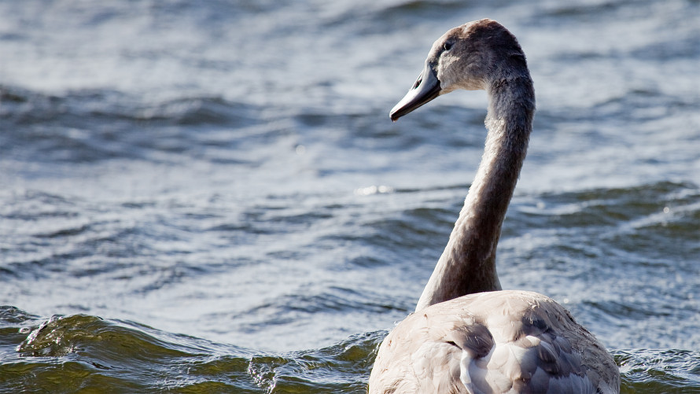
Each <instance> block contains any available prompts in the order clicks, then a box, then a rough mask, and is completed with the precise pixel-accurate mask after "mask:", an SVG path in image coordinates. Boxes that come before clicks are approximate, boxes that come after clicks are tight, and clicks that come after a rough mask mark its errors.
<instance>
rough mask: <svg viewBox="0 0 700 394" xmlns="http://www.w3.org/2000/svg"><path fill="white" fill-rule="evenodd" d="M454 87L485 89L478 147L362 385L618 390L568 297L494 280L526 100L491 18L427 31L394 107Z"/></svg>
mask: <svg viewBox="0 0 700 394" xmlns="http://www.w3.org/2000/svg"><path fill="white" fill-rule="evenodd" d="M456 89H466V90H477V89H484V90H486V92H487V93H488V97H489V108H488V115H487V117H486V122H485V123H486V127H487V128H488V136H487V137H486V147H485V150H484V155H483V157H482V160H481V164H480V165H479V169H478V171H477V174H476V178H475V179H474V182H473V183H472V186H471V187H470V189H469V194H468V195H467V198H466V200H465V202H464V207H463V208H462V211H461V212H460V214H459V219H457V222H456V223H455V227H454V229H453V230H452V234H451V235H450V240H449V242H448V243H447V247H446V248H445V251H444V252H443V254H442V256H441V257H440V260H439V261H438V263H437V265H436V267H435V270H434V271H433V274H432V276H431V277H430V280H429V281H428V284H427V285H426V287H425V289H424V290H423V294H422V295H421V297H420V300H419V301H418V305H417V306H416V312H415V313H413V314H411V315H410V316H408V317H407V318H406V319H405V320H404V321H402V322H401V323H399V325H398V326H396V328H394V330H393V331H392V332H391V333H390V334H389V335H388V336H387V337H386V338H385V339H384V342H383V343H382V344H381V346H380V348H379V353H378V356H377V359H376V361H375V363H374V368H373V369H372V373H371V376H370V379H369V392H370V393H371V394H374V393H396V394H398V393H473V394H476V393H600V394H603V393H617V392H619V390H620V375H619V371H618V368H617V366H616V365H615V362H614V361H613V358H612V357H611V356H610V354H608V352H607V351H606V350H605V348H604V347H603V345H602V344H600V342H598V341H597V340H596V339H595V337H594V336H593V335H592V334H591V333H590V332H588V331H587V330H586V329H585V328H583V327H582V326H580V325H579V324H577V323H576V322H575V321H574V319H573V318H572V317H571V315H570V314H569V312H567V310H566V309H564V308H563V307H562V306H560V305H559V304H557V303H556V302H555V301H553V300H552V299H550V298H548V297H546V296H544V295H541V294H537V293H533V292H528V291H507V290H501V285H500V283H499V282H498V276H497V274H496V266H495V257H496V244H497V243H498V238H499V236H500V231H501V224H502V222H503V218H504V216H505V214H506V209H507V208H508V203H509V202H510V199H511V196H512V195H513V190H514V189H515V184H516V182H517V179H518V174H519V173H520V168H521V167H522V164H523V159H525V153H526V151H527V144H528V139H529V135H530V131H531V130H532V116H533V113H534V110H535V93H534V89H533V86H532V79H531V78H530V72H529V71H528V68H527V63H526V61H525V55H524V53H523V51H522V49H521V48H520V45H519V44H518V41H517V40H516V38H515V37H514V36H513V35H512V34H511V33H510V32H509V31H508V30H506V28H504V27H503V26H502V25H500V24H499V23H498V22H495V21H492V20H489V19H483V20H479V21H475V22H470V23H467V24H465V25H462V26H459V27H456V28H454V29H452V30H450V31H448V32H447V33H445V35H443V36H442V37H440V38H439V39H438V40H437V41H435V43H434V44H433V47H432V49H431V50H430V53H429V55H428V59H427V60H426V62H425V67H424V69H423V72H422V73H421V75H420V76H419V77H418V80H417V81H416V83H415V84H414V85H413V87H412V88H411V90H410V91H409V92H408V94H406V96H405V97H404V98H403V99H402V100H401V101H400V102H399V103H398V104H397V105H396V106H395V107H394V108H393V109H392V110H391V114H390V116H391V119H392V120H394V121H395V120H397V119H399V118H400V117H402V116H404V115H406V114H408V113H410V112H411V111H413V110H415V109H416V108H418V107H420V106H421V105H423V104H425V103H427V102H429V101H430V100H432V99H434V98H436V97H437V96H440V95H443V94H446V93H449V92H451V91H453V90H456Z"/></svg>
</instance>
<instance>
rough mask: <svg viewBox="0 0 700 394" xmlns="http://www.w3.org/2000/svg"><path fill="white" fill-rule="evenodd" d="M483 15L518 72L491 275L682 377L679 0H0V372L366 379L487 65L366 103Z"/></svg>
mask: <svg viewBox="0 0 700 394" xmlns="http://www.w3.org/2000/svg"><path fill="white" fill-rule="evenodd" d="M483 17H489V18H492V19H496V20H498V21H500V22H501V23H503V24H504V25H506V26H507V27H508V28H509V29H510V30H511V31H512V32H513V33H514V34H515V35H516V36H517V37H518V38H519V40H520V42H521V44H522V46H523V49H524V51H525V53H526V54H527V56H528V62H529V66H530V69H531V72H532V75H533V78H534V80H535V88H536V91H537V98H538V112H537V115H536V120H535V131H534V133H533V136H532V140H531V143H530V150H529V153H528V158H527V159H526V164H525V167H524V168H523V171H522V174H521V179H520V181H519V184H518V187H517V189H516V194H515V197H514V199H513V202H512V204H511V207H510V210H509V212H508V216H507V218H506V222H505V224H504V228H503V235H502V237H501V242H500V245H499V255H498V271H499V275H500V278H501V283H502V284H503V286H504V288H511V289H527V290H534V291H538V292H541V293H544V294H547V295H549V296H551V297H553V298H555V299H556V300H558V301H559V302H561V303H562V304H563V305H565V306H566V307H567V308H568V309H570V310H571V312H572V313H573V315H574V316H575V317H576V318H577V320H578V321H579V322H581V323H582V324H584V325H585V326H586V327H588V328H589V329H590V330H591V331H592V332H594V333H595V334H596V336H597V337H598V338H599V339H600V340H601V341H602V342H603V343H604V344H605V345H606V346H607V347H608V348H609V349H610V350H611V352H612V353H613V354H614V356H615V359H616V361H617V363H618V364H619V365H620V369H621V373H622V377H623V388H622V391H623V392H625V393H641V392H644V393H693V392H700V330H699V329H698V327H700V290H698V289H700V74H699V73H698V70H699V68H698V64H700V38H699V37H700V4H699V3H698V2H697V1H689V0H688V1H681V0H671V1H666V2H653V1H637V2H602V1H576V2H573V3H572V2H569V3H566V4H564V3H560V2H554V1H541V2H538V1H521V2H516V1H512V2H511V1H499V2H492V3H488V4H486V3H484V4H478V3H470V2H458V1H400V0H393V1H389V0H374V1H336V2H323V1H209V2H205V3H199V2H193V1H186V0H181V1H174V2H167V3H164V2H160V1H155V0H153V1H146V0H135V1H129V2H98V1H68V0H63V1H60V0H55V1H48V0H47V1H41V0H26V1H14V0H0V305H5V306H3V307H0V392H3V393H4V392H7V393H15V392H78V391H80V390H86V391H90V390H92V391H96V390H97V391H105V392H154V391H172V392H183V393H184V392H187V393H194V392H203V393H204V392H243V393H246V392H247V393H260V392H268V393H271V392H275V393H285V392H310V393H311V392H319V393H321V392H347V393H361V392H363V391H364V390H365V386H366V381H367V378H368V375H369V370H370V369H371V366H372V362H373V359H374V351H375V348H376V346H377V345H378V344H379V343H380V342H381V340H382V338H383V337H384V335H385V334H386V332H387V330H388V329H390V328H391V327H392V326H393V323H394V322H397V321H400V320H402V319H403V318H404V317H405V316H406V315H407V313H409V312H410V311H411V310H412V309H413V308H414V306H415V302H416V301H417V298H418V296H419V295H420V292H421V290H422V288H423V286H424V284H425V282H426V281H427V278H428V276H429V275H430V272H431V271H432V268H433V264H434V263H435V262H436V261H437V259H438V257H439V256H440V254H441V252H442V249H443V247H444V245H445V243H446V241H447V236H448V234H449V232H450V230H451V228H452V225H453V223H454V221H455V219H456V217H457V213H458V210H459V208H460V206H461V203H462V201H463V198H464V196H465V194H466V192H467V189H468V186H469V184H470V182H471V180H472V178H473V176H474V172H475V170H476V166H477V164H478V161H479V159H480V157H481V150H482V148H483V142H484V137H485V129H484V126H483V118H484V116H485V113H486V111H485V107H486V97H485V94H484V93H483V92H457V93H453V94H451V95H449V96H446V97H441V98H440V99H439V100H436V101H435V102H434V103H431V104H430V105H428V106H426V107H424V108H421V109H420V110H419V111H417V112H415V113H413V114H411V116H408V117H406V118H405V119H401V121H400V122H397V123H394V124H392V123H391V122H390V121H389V119H388V115H387V114H388V110H389V109H390V108H391V107H392V106H393V105H394V104H395V103H396V102H397V101H398V100H399V99H400V98H401V97H402V96H403V94H404V93H405V91H406V90H407V89H408V88H409V87H410V85H411V84H412V83H413V81H414V78H415V76H416V75H417V74H418V72H419V71H420V70H421V68H422V63H423V60H424V58H425V56H426V54H427V52H428V49H429V47H430V45H431V43H432V42H433V41H434V40H435V39H436V38H437V37H439V36H440V35H441V34H442V33H443V32H444V31H446V30H447V29H449V28H451V27H454V26H456V25H460V24H462V23H464V22H467V21H470V20H474V19H479V18H483Z"/></svg>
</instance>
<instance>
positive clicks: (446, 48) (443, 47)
mask: <svg viewBox="0 0 700 394" xmlns="http://www.w3.org/2000/svg"><path fill="white" fill-rule="evenodd" d="M442 49H443V50H445V51H449V50H450V49H452V43H451V42H449V41H446V42H445V43H444V44H442Z"/></svg>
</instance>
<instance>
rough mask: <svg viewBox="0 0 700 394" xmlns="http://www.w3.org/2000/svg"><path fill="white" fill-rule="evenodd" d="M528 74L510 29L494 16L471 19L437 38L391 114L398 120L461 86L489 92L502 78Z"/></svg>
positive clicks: (390, 115) (520, 50)
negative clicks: (415, 78)
mask: <svg viewBox="0 0 700 394" xmlns="http://www.w3.org/2000/svg"><path fill="white" fill-rule="evenodd" d="M525 75H527V77H528V78H529V71H528V70H527V64H526V61H525V54H524V53H523V51H522V49H521V48H520V44H518V40H517V39H516V38H515V36H514V35H513V34H511V33H510V32H509V31H508V29H506V28H505V27H503V25H501V24H500V23H498V22H496V21H494V20H491V19H481V20H478V21H473V22H469V23H466V24H464V25H462V26H458V27H455V28H453V29H450V30H449V31H448V32H447V33H445V34H443V35H442V37H440V38H438V39H437V41H435V43H434V44H433V47H432V48H431V49H430V52H429V53H428V58H427V59H426V60H425V66H424V67H423V72H421V74H420V75H419V76H418V79H417V80H416V82H415V83H414V84H413V86H412V87H411V89H410V90H409V91H408V93H407V94H406V96H404V98H403V99H401V101H399V103H398V104H396V106H394V108H392V110H391V112H390V113H389V117H390V118H391V120H392V121H396V120H398V119H399V118H400V117H402V116H404V115H406V114H408V113H410V112H412V111H413V110H415V109H417V108H418V107H420V106H422V105H423V104H426V103H428V102H429V101H431V100H433V99H434V98H436V97H438V96H440V95H443V94H447V93H449V92H452V91H454V90H457V89H465V90H482V89H483V90H487V91H488V90H489V89H490V87H491V86H492V84H493V83H494V82H496V81H498V80H502V79H507V78H512V77H518V76H525Z"/></svg>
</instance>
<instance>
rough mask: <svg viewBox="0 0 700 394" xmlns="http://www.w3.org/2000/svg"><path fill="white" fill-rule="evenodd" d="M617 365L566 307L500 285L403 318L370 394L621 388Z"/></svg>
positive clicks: (384, 351)
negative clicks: (498, 287) (499, 288)
mask: <svg viewBox="0 0 700 394" xmlns="http://www.w3.org/2000/svg"><path fill="white" fill-rule="evenodd" d="M601 355H602V356H603V357H601ZM601 364H602V365H601ZM591 365H595V366H596V368H590V366H591ZM616 371H617V367H616V366H615V364H614V363H613V362H612V358H610V357H609V356H607V352H606V351H605V349H604V348H603V347H602V345H600V344H599V343H598V342H597V341H596V339H595V338H594V337H593V335H592V334H591V333H589V332H588V331H587V330H586V329H584V328H583V327H581V326H580V325H578V324H577V323H576V322H575V321H574V319H573V318H572V317H571V315H570V314H569V313H568V311H566V309H564V308H563V307H562V306H561V305H559V304H558V303H556V302H555V301H553V300H552V299H550V298H549V297H546V296H544V295H541V294H537V293H533V292H527V291H497V292H486V293H479V294H471V295H467V296H463V297H460V298H456V299H454V300H451V301H446V302H443V303H440V304H436V305H433V306H430V307H428V308H425V309H423V310H421V311H418V312H416V313H414V314H412V315H410V316H409V317H407V318H406V319H405V320H404V321H402V322H401V323H399V325H398V326H396V328H394V330H393V331H392V332H391V333H390V334H389V335H388V336H387V337H386V339H385V340H384V342H383V343H382V345H381V347H380V349H379V355H378V357H377V360H376V361H375V365H374V368H373V370H372V374H371V376H370V393H371V394H378V393H428V392H432V393H509V392H511V393H597V392H600V393H614V392H617V387H619V375H616ZM601 374H607V376H601ZM606 382H613V383H612V386H610V385H609V384H608V383H606ZM615 382H617V383H615ZM615 384H617V385H615ZM599 389H600V391H598V390H599Z"/></svg>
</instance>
